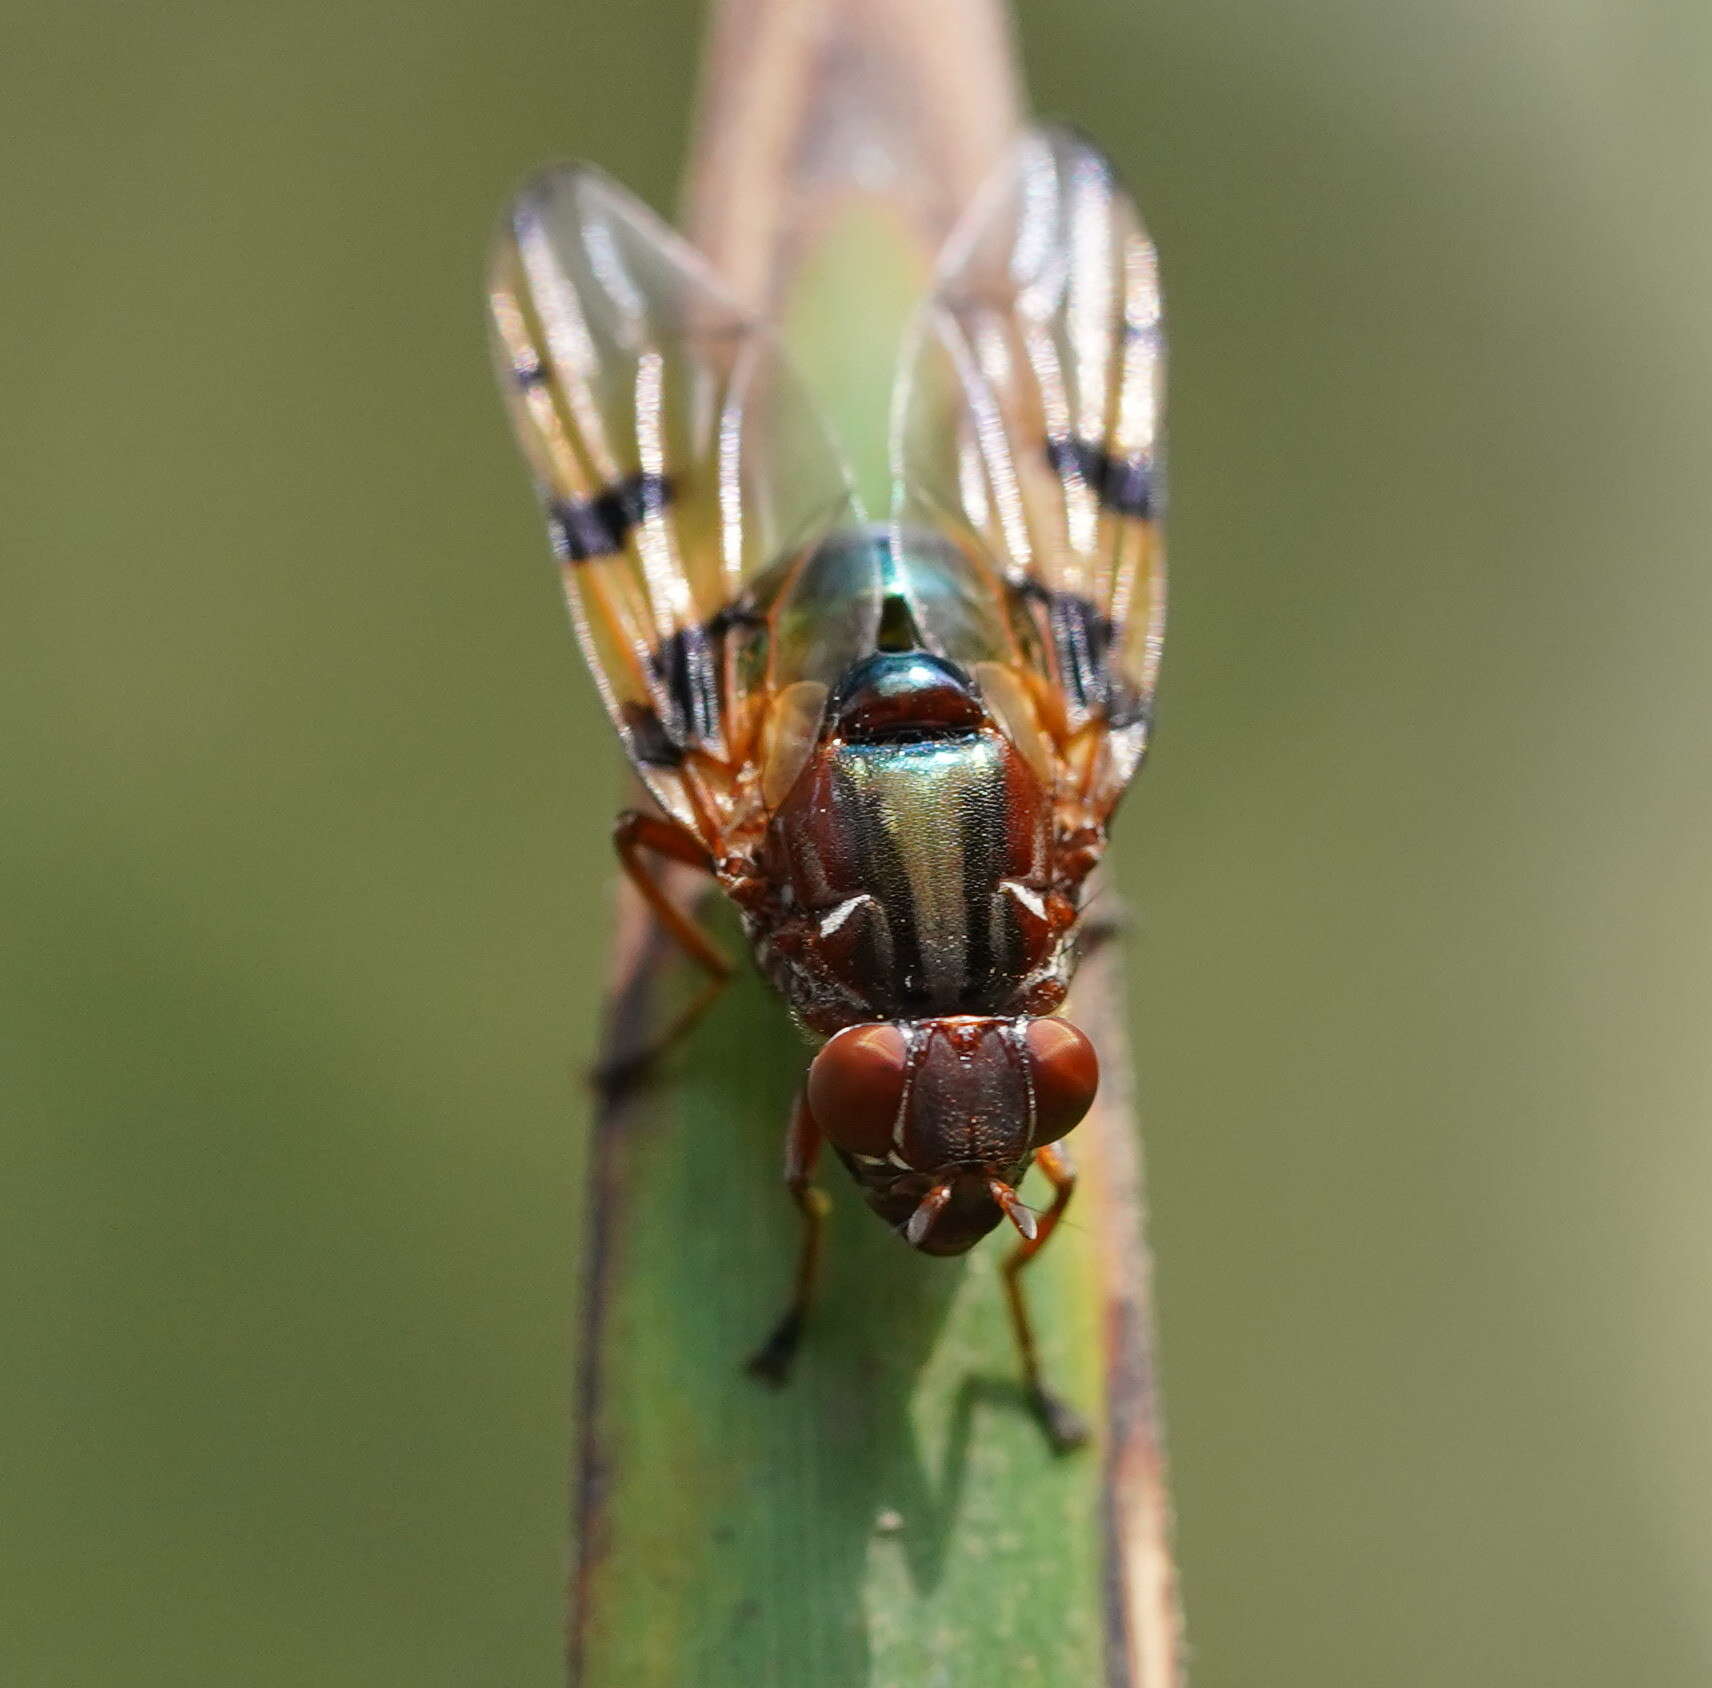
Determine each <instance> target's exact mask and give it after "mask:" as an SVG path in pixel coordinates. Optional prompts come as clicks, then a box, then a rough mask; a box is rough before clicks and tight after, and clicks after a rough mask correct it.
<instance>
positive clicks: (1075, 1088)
mask: <svg viewBox="0 0 1712 1688" xmlns="http://www.w3.org/2000/svg"><path fill="white" fill-rule="evenodd" d="M1098 1082H1099V1063H1098V1061H1097V1059H1096V1057H1095V1055H1094V1049H1093V1045H1092V1044H1091V1043H1089V1041H1088V1040H1087V1038H1086V1037H1084V1036H1083V1035H1082V1033H1081V1032H1079V1031H1078V1030H1077V1029H1076V1028H1075V1027H1074V1026H1072V1025H1070V1024H1069V1023H1068V1022H1066V1021H1064V1020H1053V1019H1039V1020H1031V1019H1019V1020H995V1019H982V1018H976V1017H973V1016H957V1017H953V1018H947V1019H937V1020H914V1021H903V1022H885V1023H881V1024H876V1025H866V1026H852V1027H850V1028H848V1029H847V1030H845V1031H842V1032H840V1033H839V1034H838V1035H837V1036H836V1037H834V1038H833V1039H832V1040H831V1041H830V1042H829V1043H828V1044H827V1045H826V1046H825V1048H823V1049H822V1050H821V1052H820V1053H819V1054H818V1055H817V1056H816V1057H815V1060H814V1064H813V1066H812V1067H810V1069H809V1076H808V1106H809V1110H810V1112H811V1113H812V1115H813V1117H814V1121H815V1124H816V1125H817V1126H818V1127H819V1128H820V1130H821V1131H822V1132H824V1133H825V1135H826V1136H827V1138H828V1139H829V1140H830V1141H831V1143H832V1145H833V1147H834V1148H835V1149H837V1150H838V1153H839V1156H840V1158H841V1159H842V1160H843V1161H844V1163H845V1165H846V1166H848V1167H849V1168H850V1171H851V1173H852V1174H853V1175H854V1177H855V1178H856V1181H857V1183H858V1184H860V1185H861V1187H862V1191H863V1194H864V1195H866V1197H867V1198H868V1205H869V1206H870V1207H872V1208H873V1210H874V1211H875V1212H876V1213H877V1214H879V1215H880V1217H881V1218H882V1219H884V1220H886V1221H887V1222H888V1223H889V1224H890V1225H891V1226H892V1227H893V1228H894V1229H896V1230H899V1231H901V1232H902V1233H903V1235H904V1236H905V1238H906V1239H907V1240H908V1241H909V1242H910V1243H911V1244H912V1245H913V1246H914V1247H915V1248H918V1249H920V1250H921V1252H922V1253H924V1254H962V1253H964V1252H965V1251H966V1250H968V1249H969V1248H971V1247H973V1246H974V1244H976V1243H977V1242H979V1241H980V1240H981V1238H982V1237H984V1236H985V1235H986V1234H987V1233H988V1232H989V1231H991V1230H992V1229H993V1227H994V1226H995V1225H997V1224H998V1223H999V1221H1000V1220H1001V1219H1005V1218H1008V1219H1009V1220H1010V1221H1011V1223H1012V1224H1014V1225H1015V1226H1016V1228H1017V1229H1018V1231H1020V1232H1021V1233H1022V1235H1023V1236H1024V1237H1027V1238H1032V1236H1033V1235H1034V1216H1033V1214H1032V1213H1031V1212H1030V1211H1029V1209H1028V1208H1026V1207H1024V1206H1023V1204H1022V1203H1021V1201H1020V1200H1019V1199H1018V1197H1017V1194H1016V1185H1017V1183H1018V1182H1019V1181H1020V1180H1021V1178H1022V1175H1023V1173H1024V1172H1025V1171H1026V1170H1027V1168H1028V1164H1029V1161H1030V1159H1031V1158H1032V1157H1033V1155H1034V1153H1035V1151H1036V1150H1037V1149H1041V1148H1044V1147H1045V1146H1046V1145H1048V1144H1051V1143H1055V1142H1057V1141H1058V1139H1059V1138H1061V1137H1063V1136H1064V1135H1065V1133H1066V1132H1068V1131H1069V1130H1070V1129H1071V1127H1072V1126H1074V1125H1075V1124H1076V1123H1077V1122H1078V1121H1079V1120H1080V1119H1081V1118H1082V1116H1083V1115H1084V1114H1085V1113H1086V1112H1087V1111H1088V1109H1089V1107H1090V1106H1091V1105H1092V1103H1093V1100H1094V1091H1095V1088H1096V1086H1097V1085H1098Z"/></svg>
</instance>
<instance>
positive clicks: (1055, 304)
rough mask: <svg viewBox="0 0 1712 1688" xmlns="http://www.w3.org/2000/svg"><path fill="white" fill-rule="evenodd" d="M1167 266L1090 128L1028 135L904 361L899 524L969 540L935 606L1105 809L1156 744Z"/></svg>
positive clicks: (945, 276) (961, 242)
mask: <svg viewBox="0 0 1712 1688" xmlns="http://www.w3.org/2000/svg"><path fill="white" fill-rule="evenodd" d="M1161 329H1162V320H1161V313H1160V297H1159V277H1158V266H1157V261H1156V259H1155V256H1154V251H1153V247H1152V244H1151V243H1150V242H1149V240H1148V238H1147V235H1146V233H1145V232H1144V231H1143V229H1142V226H1141V222H1140V219H1139V217H1138V216H1137V214H1136V210H1135V207H1134V205H1133V204H1132V203H1131V201H1130V199H1129V197H1128V195H1127V194H1126V193H1125V192H1124V190H1123V189H1122V187H1121V186H1120V185H1119V184H1118V182H1117V180H1116V178H1115V176H1114V175H1113V172H1112V168H1111V165H1110V164H1109V163H1108V162H1107V160H1106V159H1105V158H1104V157H1103V155H1101V154H1100V153H1099V152H1097V151H1096V150H1095V149H1094V148H1093V147H1092V146H1091V145H1090V144H1089V143H1088V142H1087V141H1085V140H1083V139H1082V138H1081V137H1080V136H1077V135H1075V134H1072V133H1070V132H1068V131H1065V130H1061V129H1040V130H1035V131H1032V132H1030V133H1029V134H1027V135H1026V136H1025V137H1024V138H1023V139H1022V141H1021V142H1020V143H1019V145H1018V148H1017V151H1016V154H1015V156H1014V157H1013V159H1012V160H1011V162H1010V163H1009V165H1008V166H1007V167H1006V168H1005V169H1004V170H1003V171H1002V172H1001V174H1000V175H999V177H998V178H996V179H995V180H994V181H993V182H992V183H991V184H989V186H988V188H987V190H986V191H985V192H984V193H983V194H982V195H981V196H980V198H979V199H978V200H977V202H976V204H975V205H974V206H973V207H972V209H971V210H970V212H969V214H968V216H967V217H966V218H965V220H964V223H963V225H962V227H961V228H960V229H959V230H958V232H957V233H956V234H955V235H954V236H953V238H952V240H951V241H950V242H949V244H948V245H947V248H946V251H945V254H944V256H943V257H942V259H941V262H940V268H939V274H938V279H937V281H936V284H935V289H934V294H933V297H932V299H931V300H930V301H929V303H928V305H927V306H926V307H925V309H924V311H923V313H922V317H921V319H920V322H919V325H918V328H917V332H916V335H915V337H914V340H913V343H912V345H911V347H910V348H909V349H908V350H907V351H906V355H905V360H904V367H903V371H902V373H901V375H900V379H899V396H898V404H897V422H896V427H895V437H894V441H893V452H894V467H895V470H896V476H897V486H898V495H897V504H896V507H895V510H894V520H895V522H896V523H897V525H898V527H899V528H900V530H912V529H923V528H925V529H930V530H934V531H937V532H939V533H941V534H945V535H947V536H948V537H950V538H951V539H952V540H953V541H954V542H955V544H956V548H957V550H958V552H959V554H960V556H961V559H962V563H961V568H960V571H959V575H958V589H957V590H956V591H952V592H945V593H942V594H941V597H940V601H939V602H938V603H936V604H927V605H924V606H922V618H923V619H924V622H925V624H926V625H927V626H928V629H929V632H930V635H931V636H932V637H933V638H934V639H935V640H936V642H937V643H939V644H940V645H942V646H943V647H944V648H945V650H946V653H947V654H948V655H952V656H957V657H960V658H961V659H962V660H964V661H965V662H980V661H982V660H985V661H987V662H989V663H997V664H999V665H1000V666H1002V667H1009V668H1010V669H1011V671H1012V672H1013V673H1017V674H1020V675H1021V676H1023V677H1024V678H1025V679H1026V681H1027V690H1028V692H1029V693H1030V695H1031V699H1032V703H1033V706H1034V710H1035V713H1036V717H1037V720H1038V724H1039V726H1040V727H1041V728H1042V729H1043V730H1044V731H1045V733H1046V736H1047V738H1048V740H1049V742H1051V743H1053V744H1054V745H1055V746H1056V748H1057V751H1058V755H1059V758H1060V768H1061V778H1062V780H1063V782H1064V785H1065V786H1067V787H1068V788H1069V789H1068V790H1067V791H1066V795H1070V794H1072V793H1079V794H1080V796H1081V797H1082V798H1083V799H1084V800H1085V802H1086V803H1087V805H1088V806H1089V808H1090V809H1091V811H1092V812H1093V815H1094V816H1095V817H1097V818H1098V819H1100V820H1102V821H1103V819H1104V818H1105V816H1107V815H1108V814H1109V813H1110V811H1111V808H1112V807H1113V805H1115V803H1116V802H1117V799H1118V798H1119V796H1121V794H1122V792H1123V789H1124V786H1125V785H1126V784H1127V782H1128V780H1129V778H1130V776H1131V775H1132V774H1133V773H1134V771H1135V769H1136V767H1137V766H1138V765H1139V763H1140V761H1141V758H1142V755H1143V753H1144V752H1145V750H1146V746H1147V736H1148V727H1149V714H1150V709H1151V704H1152V698H1153V691H1154V684H1155V680H1156V677H1157V674H1158V668H1159V654H1160V645H1161V640H1162V637H1163V632H1164V611H1165V554H1164V547H1163V542H1162V535H1161V530H1160V514H1161V500H1162V490H1163V488H1162V481H1161V452H1160V425H1161V422H1162V419H1163V383H1164V347H1163V338H1162V332H1161Z"/></svg>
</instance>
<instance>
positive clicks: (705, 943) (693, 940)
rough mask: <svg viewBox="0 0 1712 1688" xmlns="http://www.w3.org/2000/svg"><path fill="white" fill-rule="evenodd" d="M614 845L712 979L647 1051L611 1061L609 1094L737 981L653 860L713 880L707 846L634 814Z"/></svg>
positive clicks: (602, 1077) (622, 821) (618, 828)
mask: <svg viewBox="0 0 1712 1688" xmlns="http://www.w3.org/2000/svg"><path fill="white" fill-rule="evenodd" d="M612 843H613V848H614V849H615V850H616V851H617V852H618V860H619V863H620V865H621V866H622V867H623V869H624V871H625V873H626V874H627V875H628V877H629V879H630V883H631V884H632V885H634V886H635V887H636V889H637V890H638V891H640V892H641V893H642V898H643V901H644V902H646V903H647V905H648V907H649V908H650V909H651V910H652V911H653V914H654V917H655V919H657V920H658V921H659V922H660V924H661V926H663V927H664V928H665V930H666V932H667V933H668V935H669V936H670V937H671V938H672V939H673V940H674V941H675V942H676V943H677V944H678V946H679V948H680V949H682V950H683V952H684V953H685V954H686V955H687V956H688V957H689V958H690V960H692V961H693V962H695V963H696V965H697V966H699V967H702V968H704V969H705V970H706V971H707V973H708V974H709V975H710V976H709V979H708V982H707V985H706V987H705V988H704V989H703V990H702V991H701V992H699V993H698V994H697V995H696V996H695V997H694V998H693V999H692V1000H691V1002H690V1004H689V1006H688V1007H687V1008H685V1010H684V1011H683V1013H682V1014H680V1015H679V1016H678V1018H677V1019H676V1020H675V1021H674V1022H673V1023H672V1025H671V1026H669V1027H668V1028H667V1029H666V1031H665V1032H664V1034H663V1035H661V1036H660V1037H659V1038H658V1039H657V1040H656V1041H654V1042H653V1043H651V1044H649V1045H648V1046H647V1047H646V1048H645V1049H641V1050H637V1051H634V1052H632V1053H630V1054H621V1055H619V1056H617V1057H615V1058H614V1059H613V1060H611V1061H608V1062H607V1063H606V1064H605V1065H604V1066H603V1067H602V1068H601V1069H600V1071H599V1072H598V1073H597V1074H596V1075H595V1076H596V1082H597V1083H599V1084H600V1085H601V1086H602V1087H603V1088H605V1089H607V1090H621V1089H623V1088H624V1087H625V1086H626V1085H627V1084H629V1083H630V1082H632V1081H634V1080H635V1079H636V1078H637V1077H639V1076H640V1075H641V1074H642V1073H643V1072H644V1071H645V1070H646V1069H647V1067H648V1066H649V1065H650V1064H651V1063H652V1062H653V1061H654V1060H655V1059H656V1058H657V1057H658V1056H659V1055H660V1054H661V1053H662V1051H664V1050H666V1049H668V1048H670V1047H671V1045H672V1044H674V1043H676V1042H677V1041H678V1039H679V1038H680V1037H682V1036H684V1034H685V1033H686V1032H688V1031H689V1030H690V1028H691V1027H692V1026H693V1025H694V1024H695V1023H696V1021H697V1020H699V1019H700V1018H701V1017H702V1015H703V1014H705V1013H706V1012H707V1010H708V1008H709V1007H710V1006H711V1005H712V1003H713V1001H714V999H715V998H716V997H717V996H718V995H719V993H720V992H721V991H722V990H723V989H724V988H725V985H726V983H727V981H728V980H729V979H730V978H731V975H732V972H733V968H732V965H731V962H730V960H729V959H728V958H727V956H726V955H725V954H724V952H723V951H722V950H721V949H720V948H719V946H718V945H717V944H716V943H715V942H714V941H713V939H712V938H710V937H709V936H708V935H707V933H706V932H705V931H703V930H702V928H701V927H700V926H699V925H698V924H697V923H696V921H695V920H694V919H692V918H691V917H690V915H688V914H687V913H685V912H684V910H683V909H682V908H681V907H680V906H679V905H678V903H676V902H675V901H674V900H673V899H672V898H671V897H670V896H668V895H667V893H666V889H665V887H664V886H663V885H661V883H660V881H659V879H658V878H657V877H656V875H655V872H654V870H653V868H652V867H651V865H650V863H649V861H648V859H647V858H648V856H650V855H653V856H663V857H664V858H665V859H666V860H667V861H674V862H682V863H684V864H685V865H686V866H687V867H695V868H700V869H701V870H702V872H703V873H707V874H711V873H712V872H713V863H712V861H711V860H710V859H709V857H708V853H707V849H706V847H705V846H704V845H703V844H702V842H701V840H700V839H699V838H697V837H696V836H695V834H694V833H692V832H690V831H689V830H688V829H687V828H685V827H682V826H680V825H678V823H677V822H676V821H669V820H665V819H663V818H662V817H661V816H659V815H646V814H643V813H641V812H640V811H639V810H635V809H630V810H627V811H626V812H625V813H624V814H622V815H620V816H619V817H618V820H617V823H616V824H615V825H614V827H613V829H612Z"/></svg>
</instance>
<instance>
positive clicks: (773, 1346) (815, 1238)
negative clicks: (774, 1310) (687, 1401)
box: [749, 1091, 832, 1387]
mask: <svg viewBox="0 0 1712 1688" xmlns="http://www.w3.org/2000/svg"><path fill="white" fill-rule="evenodd" d="M820 1143H821V1136H820V1127H819V1126H818V1125H816V1124H815V1119H814V1115H813V1114H811V1113H810V1112H809V1111H808V1098H807V1096H806V1095H805V1094H804V1093H802V1092H801V1091H799V1092H798V1093H797V1099H796V1101H795V1103H794V1104H793V1105H792V1107H791V1122H790V1124H789V1126H787V1127H786V1129H785V1188H786V1189H787V1190H788V1191H789V1192H790V1195H791V1200H792V1201H794V1202H795V1203H796V1204H797V1208H798V1211H799V1212H800V1213H801V1214H802V1221H803V1224H802V1247H801V1250H800V1251H799V1253H798V1255H797V1271H796V1279H795V1281H794V1283H793V1285H792V1289H791V1299H790V1303H789V1305H788V1306H787V1307H786V1308H785V1312H784V1316H783V1317H782V1318H781V1319H780V1320H779V1322H778V1324H776V1325H775V1326H774V1327H773V1332H772V1334H771V1335H770V1336H769V1337H768V1338H767V1340H766V1341H765V1342H763V1343H762V1344H761V1346H760V1347H759V1348H758V1349H757V1350H756V1351H755V1353H754V1354H752V1355H751V1356H750V1359H749V1371H750V1374H751V1375H752V1376H754V1377H758V1378H760V1379H761V1380H762V1382H764V1383H771V1384H773V1385H774V1386H775V1387H776V1386H777V1385H779V1384H781V1383H783V1382H784V1381H785V1378H786V1377H787V1376H788V1375H789V1373H790V1369H791V1361H792V1359H793V1358H794V1357H795V1355H796V1351H797V1347H798V1345H799V1344H800V1343H801V1341H802V1333H803V1326H804V1325H805V1324H806V1323H807V1322H808V1310H809V1306H810V1304H811V1303H812V1302H813V1300H814V1289H815V1283H816V1281H817V1280H818V1278H819V1277H820V1257H821V1251H822V1246H823V1243H824V1241H825V1232H826V1216H827V1214H828V1213H829V1212H830V1211H831V1208H832V1204H831V1203H830V1202H829V1201H828V1200H827V1199H826V1192H825V1191H824V1190H822V1189H821V1188H820V1187H819V1186H818V1185H817V1184H815V1182H814V1168H815V1162H816V1161H817V1160H818V1159H819V1158H820Z"/></svg>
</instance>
